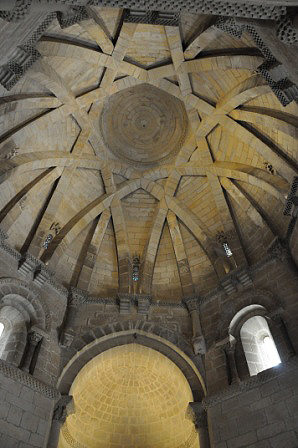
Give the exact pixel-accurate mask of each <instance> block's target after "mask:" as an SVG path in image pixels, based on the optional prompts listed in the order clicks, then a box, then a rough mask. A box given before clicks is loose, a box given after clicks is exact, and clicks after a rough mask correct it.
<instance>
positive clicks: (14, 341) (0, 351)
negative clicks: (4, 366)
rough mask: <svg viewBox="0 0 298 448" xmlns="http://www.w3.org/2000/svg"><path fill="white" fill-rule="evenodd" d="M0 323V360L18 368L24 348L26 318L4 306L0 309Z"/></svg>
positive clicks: (8, 306) (11, 307) (10, 307)
mask: <svg viewBox="0 0 298 448" xmlns="http://www.w3.org/2000/svg"><path fill="white" fill-rule="evenodd" d="M0 322H1V324H2V325H3V327H2V334H1V337H0V359H3V360H5V361H8V362H10V363H12V364H14V365H16V366H18V365H19V364H20V362H21V360H22V356H23V353H24V349H25V346H26V341H27V323H28V318H27V316H24V315H23V314H22V313H21V312H20V310H18V309H16V308H14V307H13V306H10V305H5V306H3V307H2V308H1V309H0Z"/></svg>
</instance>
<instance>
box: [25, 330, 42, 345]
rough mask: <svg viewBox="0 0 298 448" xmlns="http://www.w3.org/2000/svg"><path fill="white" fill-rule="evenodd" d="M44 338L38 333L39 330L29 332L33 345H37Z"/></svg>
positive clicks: (29, 338)
mask: <svg viewBox="0 0 298 448" xmlns="http://www.w3.org/2000/svg"><path fill="white" fill-rule="evenodd" d="M42 339H43V335H42V334H40V333H38V332H37V331H31V332H30V333H29V334H28V342H29V344H31V345H33V346H36V345H37V344H38V343H39V342H40V341H41V340H42Z"/></svg>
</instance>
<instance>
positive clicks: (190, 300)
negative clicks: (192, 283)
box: [183, 297, 206, 355]
mask: <svg viewBox="0 0 298 448" xmlns="http://www.w3.org/2000/svg"><path fill="white" fill-rule="evenodd" d="M183 301H184V303H185V305H186V307H187V309H188V312H189V314H190V317H191V322H192V334H193V338H192V344H193V350H194V353H195V354H196V355H197V354H200V355H204V354H205V353H206V343H205V338H204V336H203V333H202V327H201V321H200V302H199V298H198V297H186V298H184V299H183Z"/></svg>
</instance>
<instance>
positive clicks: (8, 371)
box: [0, 359, 60, 400]
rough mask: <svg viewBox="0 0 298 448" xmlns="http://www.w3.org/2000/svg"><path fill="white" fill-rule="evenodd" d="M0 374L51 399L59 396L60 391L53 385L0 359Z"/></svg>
mask: <svg viewBox="0 0 298 448" xmlns="http://www.w3.org/2000/svg"><path fill="white" fill-rule="evenodd" d="M0 374H2V375H4V376H6V377H7V378H10V379H12V380H14V381H16V382H17V383H20V384H23V385H24V386H27V387H29V388H30V389H32V390H34V391H35V392H38V393H39V394H41V395H44V396H45V397H47V398H50V399H51V400H57V399H58V398H60V392H59V391H58V390H57V389H56V388H55V387H53V386H50V385H48V384H46V383H43V382H42V381H40V380H38V379H37V378H34V377H33V376H32V375H30V374H29V373H26V372H24V371H23V370H20V369H18V368H17V367H14V366H12V365H11V364H8V363H7V362H6V361H3V360H2V359H1V360H0Z"/></svg>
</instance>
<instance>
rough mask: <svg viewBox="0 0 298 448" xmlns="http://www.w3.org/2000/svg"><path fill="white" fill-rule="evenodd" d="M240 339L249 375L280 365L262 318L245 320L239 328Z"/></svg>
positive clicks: (254, 317)
mask: <svg viewBox="0 0 298 448" xmlns="http://www.w3.org/2000/svg"><path fill="white" fill-rule="evenodd" d="M240 337H241V342H242V345H243V350H244V354H245V357H246V361H247V365H248V369H249V373H250V375H256V374H258V373H259V372H262V371H263V370H266V369H270V368H271V367H274V366H276V365H278V364H280V362H281V360H280V357H279V354H278V351H277V349H276V346H275V343H274V340H273V337H272V335H271V331H270V329H269V327H268V324H267V321H266V319H265V318H264V317H263V316H253V317H251V318H249V319H247V320H246V322H245V323H244V324H243V325H242V327H241V330H240Z"/></svg>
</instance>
